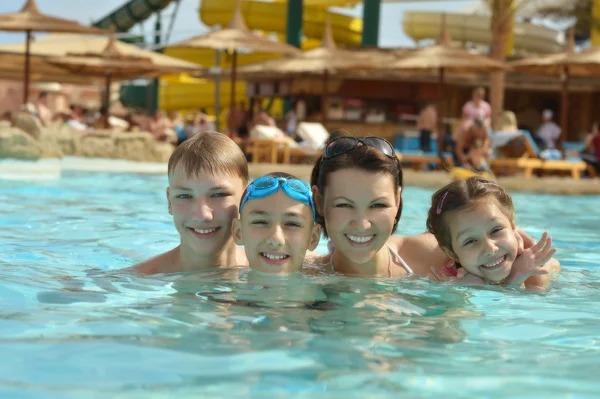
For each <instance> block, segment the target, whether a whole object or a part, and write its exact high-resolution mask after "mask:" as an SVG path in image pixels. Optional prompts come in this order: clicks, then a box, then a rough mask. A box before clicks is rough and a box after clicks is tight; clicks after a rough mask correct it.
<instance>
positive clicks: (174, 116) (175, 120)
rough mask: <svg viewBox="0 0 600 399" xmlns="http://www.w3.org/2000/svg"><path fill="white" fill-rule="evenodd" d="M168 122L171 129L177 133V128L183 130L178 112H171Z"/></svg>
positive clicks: (181, 119)
mask: <svg viewBox="0 0 600 399" xmlns="http://www.w3.org/2000/svg"><path fill="white" fill-rule="evenodd" d="M169 122H170V125H171V129H173V130H175V131H177V129H178V128H183V118H182V117H181V113H180V112H179V111H173V112H171V115H170V118H169Z"/></svg>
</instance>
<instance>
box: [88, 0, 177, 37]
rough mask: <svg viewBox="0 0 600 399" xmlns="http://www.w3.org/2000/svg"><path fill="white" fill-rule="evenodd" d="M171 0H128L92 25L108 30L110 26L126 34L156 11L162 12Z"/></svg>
mask: <svg viewBox="0 0 600 399" xmlns="http://www.w3.org/2000/svg"><path fill="white" fill-rule="evenodd" d="M172 1H173V0H130V1H128V2H127V3H125V4H123V5H122V6H121V7H118V8H117V9H115V10H114V11H112V12H111V13H110V14H108V15H107V16H105V17H104V18H100V19H99V20H98V21H96V22H94V23H93V24H92V25H93V26H95V27H98V28H104V29H108V28H110V27H111V25H114V26H115V27H116V30H117V32H127V31H129V29H131V28H132V27H133V26H134V25H135V24H137V23H139V22H143V21H145V20H146V19H148V18H149V17H150V16H151V15H152V14H154V13H155V12H157V11H161V10H163V9H164V8H165V7H167V6H168V5H169V4H171V2H172Z"/></svg>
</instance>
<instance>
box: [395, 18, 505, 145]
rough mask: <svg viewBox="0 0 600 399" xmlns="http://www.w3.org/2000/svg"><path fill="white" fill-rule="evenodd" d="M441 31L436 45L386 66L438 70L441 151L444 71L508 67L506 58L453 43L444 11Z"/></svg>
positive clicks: (439, 143)
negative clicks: (493, 57) (480, 52)
mask: <svg viewBox="0 0 600 399" xmlns="http://www.w3.org/2000/svg"><path fill="white" fill-rule="evenodd" d="M441 30H442V31H441V34H440V38H439V39H438V41H437V43H436V44H435V45H433V46H430V47H427V48H423V49H420V50H416V51H412V52H409V53H407V54H406V55H405V56H404V57H401V58H400V59H399V60H398V61H396V62H394V63H392V64H390V65H388V66H387V67H388V68H390V69H392V70H395V71H399V70H403V71H423V70H435V71H437V73H438V77H439V81H438V82H439V85H438V103H439V105H438V106H439V118H438V119H439V120H440V123H441V129H440V134H438V153H439V154H440V155H441V152H442V146H443V143H442V141H443V140H442V138H443V134H444V129H443V126H444V125H443V118H444V113H445V110H444V102H443V98H444V75H445V74H446V72H450V73H467V72H494V71H502V70H505V69H507V65H506V64H505V63H504V62H501V61H497V60H494V59H492V58H490V57H486V56H483V55H478V54H471V53H469V52H468V51H467V50H464V49H462V48H455V47H451V45H450V43H451V41H450V35H449V34H448V31H447V30H446V16H445V15H442V24H441Z"/></svg>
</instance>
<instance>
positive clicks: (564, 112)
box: [556, 65, 569, 149]
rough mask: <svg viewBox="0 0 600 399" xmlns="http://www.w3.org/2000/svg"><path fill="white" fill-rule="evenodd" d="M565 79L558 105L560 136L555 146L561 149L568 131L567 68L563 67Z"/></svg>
mask: <svg viewBox="0 0 600 399" xmlns="http://www.w3.org/2000/svg"><path fill="white" fill-rule="evenodd" d="M564 72H565V78H564V80H563V84H562V96H561V105H560V136H558V140H557V143H556V144H557V146H558V148H559V149H561V148H562V142H563V138H564V137H565V134H566V133H567V130H568V129H569V122H568V119H569V67H568V66H566V65H565V71H564Z"/></svg>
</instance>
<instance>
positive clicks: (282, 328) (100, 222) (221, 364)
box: [0, 172, 600, 399]
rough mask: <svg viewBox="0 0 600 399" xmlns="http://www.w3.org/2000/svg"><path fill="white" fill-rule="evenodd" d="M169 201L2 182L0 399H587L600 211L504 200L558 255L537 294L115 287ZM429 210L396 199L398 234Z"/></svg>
mask: <svg viewBox="0 0 600 399" xmlns="http://www.w3.org/2000/svg"><path fill="white" fill-rule="evenodd" d="M165 187H166V177H165V176H147V175H135V174H103V173H75V172H72V173H63V175H62V177H61V178H60V179H57V180H49V181H39V180H36V181H18V180H0V226H1V227H0V304H1V305H2V306H1V307H0V312H2V317H1V319H0V353H2V356H3V361H2V362H1V363H0V397H1V398H19V399H20V398H27V399H30V398H77V399H81V398H100V397H102V398H163V397H165V398H166V397H169V398H170V397H173V398H188V397H189V398H198V397H228V398H237V397H243V398H265V397H275V398H341V397H343V398H386V397H407V398H429V397H431V398H438V397H440V396H441V395H443V397H445V398H449V397H450V398H454V397H456V398H459V397H460V398H462V397H464V398H474V397H485V398H587V397H590V398H591V397H597V395H598V383H597V378H598V377H597V372H598V370H600V309H599V306H598V303H599V302H600V268H599V266H600V250H599V245H598V243H599V242H600V229H599V228H598V226H599V225H600V213H599V212H598V205H597V204H598V203H599V202H598V201H599V200H600V198H598V197H566V196H550V195H535V196H534V195H526V194H515V195H514V200H515V204H516V208H517V222H518V224H519V225H520V226H522V227H523V228H524V229H525V230H526V231H527V232H529V233H530V234H531V235H533V236H534V237H539V236H540V235H541V234H542V232H543V231H544V230H548V231H549V232H550V233H551V235H552V236H553V237H554V243H555V245H556V246H557V247H558V248H559V253H558V255H557V256H558V258H559V259H560V261H561V263H562V265H563V272H562V274H561V275H560V277H559V279H558V280H556V281H554V282H553V284H552V286H551V288H550V289H549V290H548V291H546V292H524V291H518V290H500V289H494V288H490V289H481V288H465V287H453V286H448V285H443V284H432V283H430V282H428V281H427V279H425V278H410V279H405V280H401V279H358V278H344V277H339V276H325V275H318V276H315V277H304V276H296V277H294V278H290V279H281V278H276V277H273V278H267V279H265V278H264V277H261V276H257V275H255V274H253V273H252V272H248V271H247V270H243V269H230V270H215V271H207V272H202V273H190V274H185V275H184V274H181V275H166V276H158V277H146V278H143V277H136V276H132V275H128V274H125V273H119V272H114V271H115V270H118V269H120V268H123V267H127V266H130V265H132V264H133V263H135V262H137V261H140V260H142V259H145V258H147V257H149V256H152V255H155V254H158V253H160V252H162V251H165V250H167V249H170V248H172V247H174V246H175V245H176V244H177V242H178V236H177V233H176V231H175V228H174V227H173V226H172V223H171V219H170V216H169V215H168V213H167V205H166V199H165V194H164V192H165ZM430 195H431V191H429V190H425V189H420V188H415V187H407V188H405V191H404V204H405V205H404V207H405V210H404V212H403V216H402V221H401V223H400V228H399V232H401V233H403V234H412V233H418V232H421V231H423V230H424V226H425V218H426V212H427V203H428V202H429V196H430ZM324 250H325V245H324V243H321V245H320V247H319V251H324Z"/></svg>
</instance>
